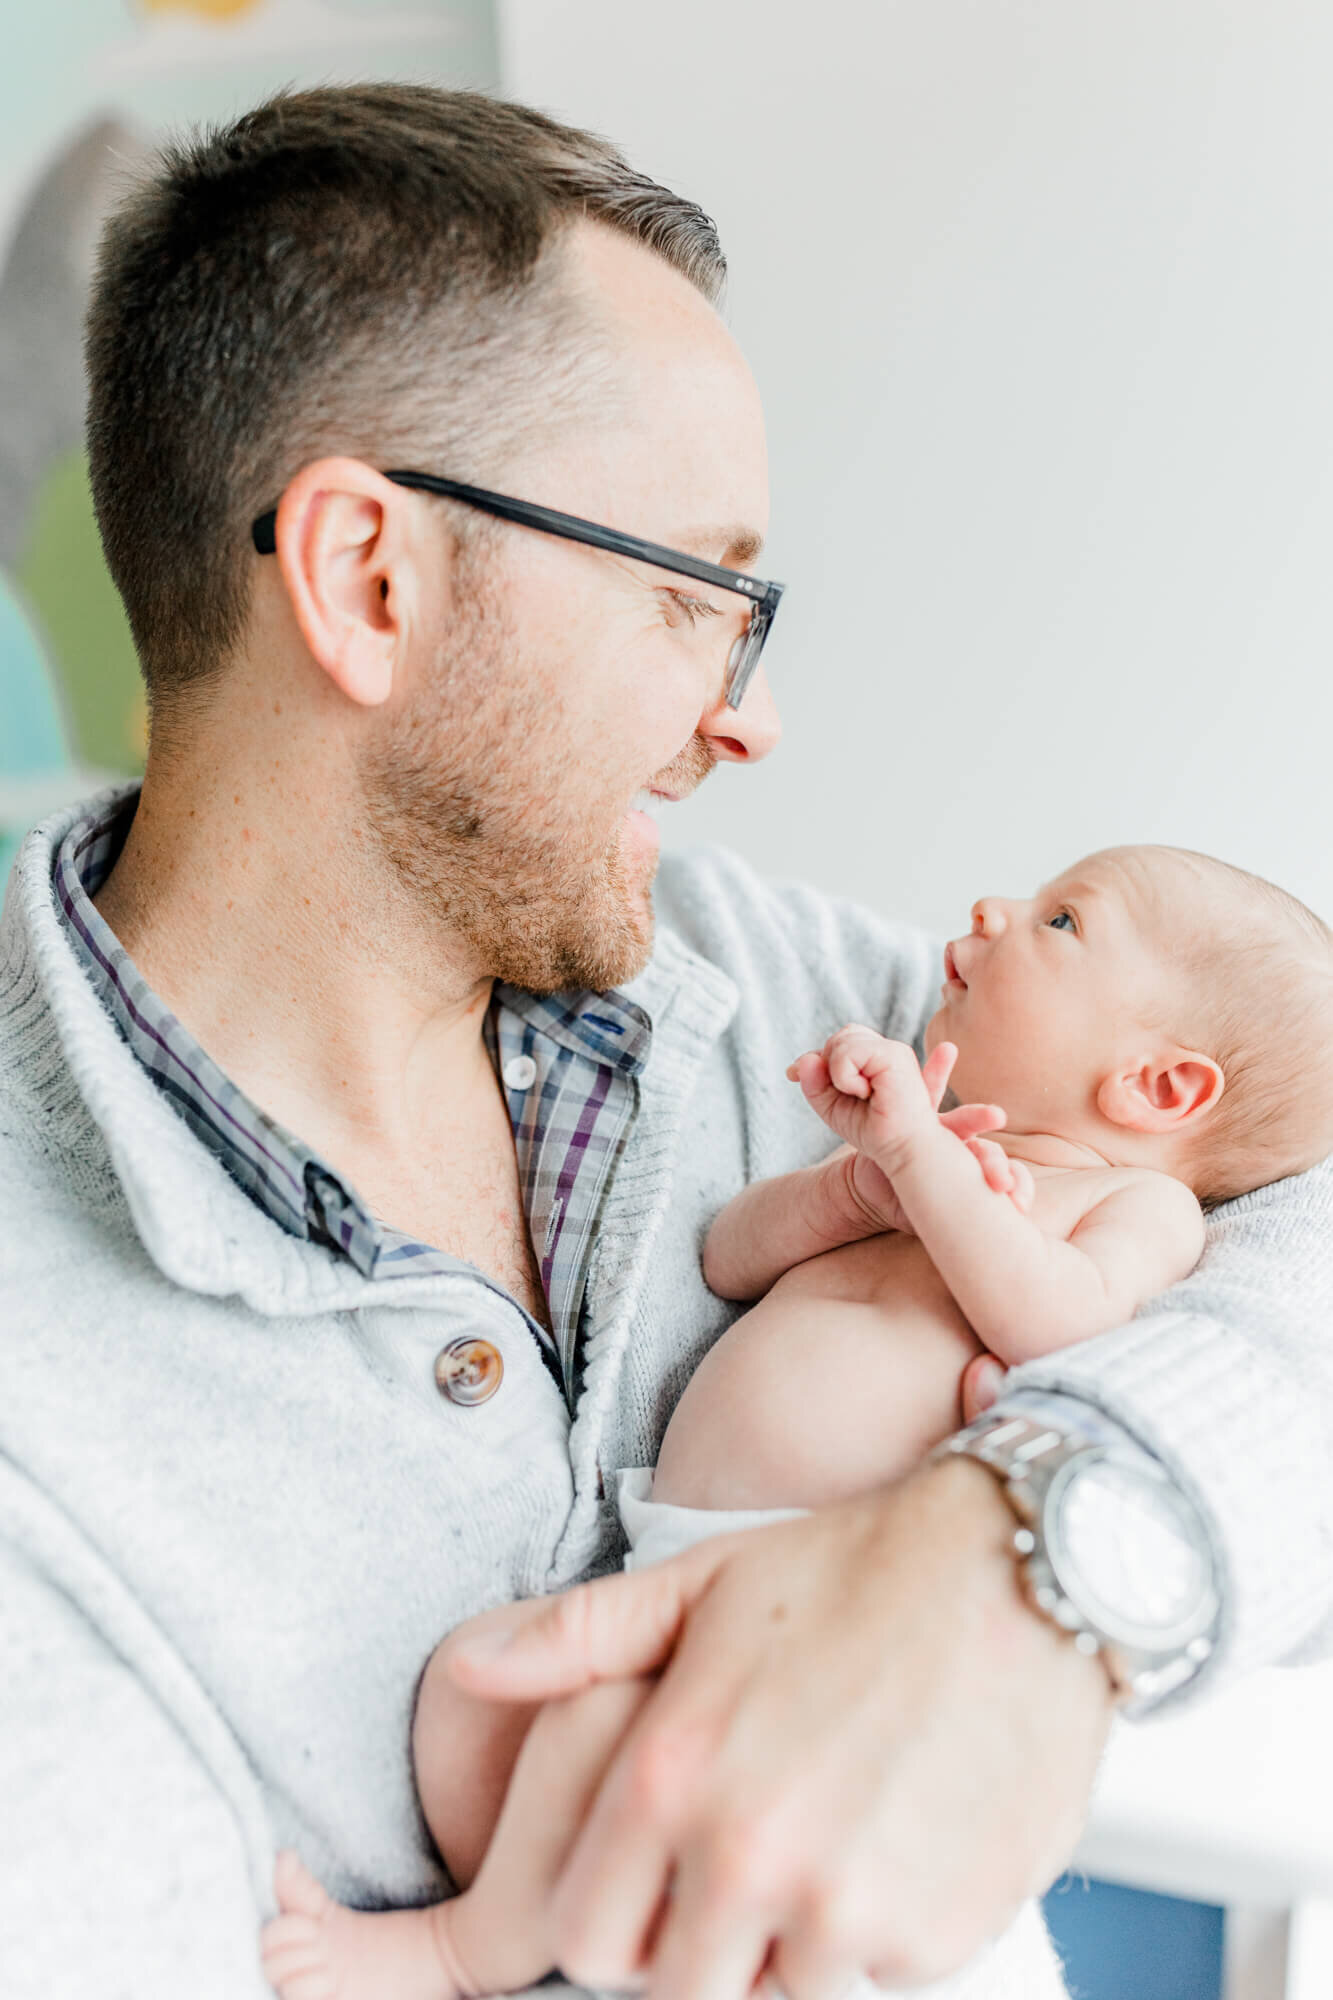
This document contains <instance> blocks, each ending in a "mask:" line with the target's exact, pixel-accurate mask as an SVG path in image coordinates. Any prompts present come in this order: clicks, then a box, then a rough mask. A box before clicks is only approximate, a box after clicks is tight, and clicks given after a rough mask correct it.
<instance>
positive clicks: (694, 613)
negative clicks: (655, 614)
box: [663, 590, 722, 625]
mask: <svg viewBox="0 0 1333 2000" xmlns="http://www.w3.org/2000/svg"><path fill="white" fill-rule="evenodd" d="M663 595H664V596H665V597H669V598H670V600H671V602H672V604H674V605H675V607H676V609H677V610H678V611H683V612H684V614H685V616H686V617H687V618H688V619H689V621H690V623H691V625H697V624H698V622H699V620H700V619H701V618H719V617H721V615H722V614H721V613H720V612H719V610H718V608H717V606H716V605H715V604H707V603H705V601H704V599H703V598H702V597H687V596H686V594H685V592H684V591H683V590H668V591H664V592H663Z"/></svg>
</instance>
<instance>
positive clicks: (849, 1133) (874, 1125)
mask: <svg viewBox="0 0 1333 2000" xmlns="http://www.w3.org/2000/svg"><path fill="white" fill-rule="evenodd" d="M957 1055H958V1051H957V1049H956V1048H955V1047H954V1045H953V1043H952V1042H941V1043H940V1045H939V1047H938V1048H937V1049H934V1050H932V1052H931V1054H930V1055H929V1056H928V1057H927V1058H926V1061H927V1065H928V1070H923V1069H922V1067H921V1065H920V1064H919V1063H918V1062H917V1059H916V1056H915V1054H914V1053H913V1051H912V1050H911V1049H910V1048H909V1047H908V1045H907V1043H906V1042H891V1041H890V1040H889V1038H888V1037H887V1035H881V1034H877V1033H876V1031H875V1030H874V1029H873V1028H866V1027H861V1026H859V1025H853V1026H851V1027H847V1028H839V1030H838V1032H837V1034H836V1035H830V1037H829V1039H828V1041H826V1042H825V1044H824V1046H823V1048H822V1049H820V1050H818V1051H811V1052H810V1053H809V1054H807V1055H803V1056H799V1057H798V1058H797V1060H796V1061H795V1062H794V1063H793V1064H792V1066H791V1068H790V1069H789V1070H788V1072H787V1074H788V1075H789V1076H791V1077H794V1078H795V1080H796V1081H797V1082H798V1083H799V1084H800V1086H801V1089H802V1090H803V1091H804V1092H805V1095H806V1097H807V1099H808V1101H809V1102H810V1104H811V1105H812V1106H813V1108H814V1109H815V1110H816V1111H817V1112H818V1113H819V1116H820V1117H821V1118H822V1119H823V1120H824V1123H825V1124H826V1125H827V1126H829V1127H830V1128H831V1129H832V1130H833V1131H834V1132H836V1133H837V1135H838V1137H839V1138H840V1139H845V1140H846V1141H847V1143H848V1144H849V1145H851V1146H855V1147H856V1150H857V1151H858V1153H864V1154H866V1155H868V1157H869V1158H870V1159H871V1160H873V1161H874V1163H875V1165H876V1166H877V1167H878V1168H879V1169H880V1170H881V1172H882V1173H884V1174H885V1175H887V1177H888V1178H889V1179H890V1180H892V1179H893V1176H894V1173H895V1172H896V1171H897V1170H898V1169H899V1168H900V1167H901V1166H902V1163H903V1158H904V1155H905V1152H906V1151H907V1150H908V1149H910V1147H911V1146H912V1145H913V1143H914V1142H915V1141H917V1140H918V1139H920V1138H922V1137H924V1136H925V1135H926V1134H927V1133H930V1132H933V1130H934V1128H935V1127H936V1125H937V1122H938V1111H939V1104H940V1099H941V1098H942V1097H943V1095H944V1091H945V1088H946V1086H947V1084H948V1081H949V1075H950V1072H951V1071H952V1069H953V1065H954V1062H955V1060H956V1058H957Z"/></svg>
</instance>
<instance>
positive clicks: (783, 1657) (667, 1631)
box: [445, 1461, 1112, 2000]
mask: <svg viewBox="0 0 1333 2000" xmlns="http://www.w3.org/2000/svg"><path fill="white" fill-rule="evenodd" d="M1012 1532H1013V1517H1012V1515H1011V1514H1010V1512H1009V1509H1008V1507H1007V1505H1006V1503H1005V1501H1004V1498H1003V1496H1002V1494H1001V1493H1000V1492H999V1491H998V1488H997V1487H996V1485H995V1483H994V1480H993V1478H992V1476H991V1475H990V1474H989V1473H988V1472H987V1471H985V1470H984V1469H983V1468H981V1467H979V1466H976V1465H971V1464H966V1463H963V1462H960V1461H954V1462H950V1463H946V1464H943V1465H932V1466H928V1467H924V1468H922V1470H921V1471H919V1472H918V1473H916V1474H914V1475H913V1476H912V1477H911V1478H910V1479H908V1480H905V1481H904V1482H902V1484H900V1485H898V1486H896V1487H894V1488H892V1489H890V1490H888V1491H881V1492H878V1493H875V1494H871V1495H868V1496H865V1497H863V1498H859V1499H857V1500H855V1501H851V1502H847V1503H845V1504H844V1505H841V1506H839V1507H836V1508H828V1509H825V1510H823V1511H821V1512H818V1513H816V1514H812V1515H809V1516H807V1517H806V1518H804V1519H801V1520H798V1521H791V1522H785V1523H783V1524H781V1525H779V1526H774V1527H769V1528H765V1529H758V1530H754V1531H752V1532H750V1533H747V1534H744V1535H734V1536H725V1537H720V1538H719V1539H717V1540H716V1541H711V1542H707V1543H704V1544H701V1545H700V1546H698V1547H696V1548H694V1549H692V1550H690V1551H688V1552H687V1553H686V1554H684V1555H682V1556H679V1557H676V1558H675V1559H674V1560H672V1561H671V1562H668V1563H662V1564H660V1565H658V1566H657V1567H655V1568H651V1569H646V1570H641V1571H637V1572H635V1573H633V1574H631V1575H628V1576H621V1577H613V1578H604V1579H602V1580H600V1581H599V1582H596V1583H592V1584H585V1585H583V1586H581V1587H579V1588H577V1589H575V1590H572V1591H569V1592H566V1593H565V1594H564V1595H563V1596H560V1597H555V1598H551V1599H543V1600H538V1601H537V1602H536V1603H530V1604H522V1605H513V1606H508V1607H505V1608H504V1609H502V1610H499V1611H494V1612H488V1613H487V1614H485V1616H484V1617H482V1618H480V1619H477V1620H473V1621H472V1622H471V1623H470V1624H469V1625H466V1626H463V1627H460V1629H459V1631H458V1633H457V1634H456V1635H454V1637H453V1638H452V1639H451V1640H450V1641H449V1642H448V1646H447V1648H446V1653H445V1658H446V1663H447V1671H449V1672H450V1673H451V1674H452V1675H453V1676H454V1678H455V1679H456V1680H457V1681H458V1682H459V1684H460V1686H463V1687H466V1688H467V1689H469V1690H470V1691H471V1692H473V1693H475V1694H482V1695H488V1696H492V1697H496V1698H499V1699H508V1700H514V1701H533V1700H542V1699H545V1698H548V1697H551V1696H556V1695H563V1694H567V1693H570V1692H572V1691H573V1690H575V1689H577V1688H580V1687H584V1686H587V1685H589V1684H590V1683H592V1682H594V1681H598V1680H605V1679H608V1678H620V1677H623V1676H629V1675H635V1674H643V1673H651V1672H654V1671H661V1675H662V1678H661V1681H660V1683H659V1685H658V1687H657V1689H656V1691H655V1692H654V1693H653V1695H652V1696H651V1697H650V1698H649V1700H648V1702H647V1703H646V1704H645V1706H644V1708H643V1710H642V1712H641V1714H640V1716H639V1718H638V1720H637V1721H636V1723H635V1724H634V1725H633V1726H632V1728H631V1730H630V1732H629V1734H628V1736H627V1737H626V1739H625V1742H624V1744H623V1745H622V1747H621V1750H620V1752H619V1753H618V1755H617V1757H616V1759H615V1760H614V1762H613V1764H612V1766H611V1768H610V1770H609V1771H608V1773H607V1776H606V1779H605V1780H604V1782H603V1784H602V1787H601V1789H600V1792H599V1793H598V1796H597V1798H596V1800H595V1802H594V1804H593V1807H592V1809H591V1811H590V1813H589V1816H588V1818H587V1820H586V1822H585V1824H584V1827H583V1830H582V1833H581V1835H580V1836H579V1838H578V1840H577V1841H576V1842H575V1844H574V1847H573V1849H572V1851H571V1853H570V1856H569V1859H568V1862H567V1864H566V1866H565V1869H564V1872H563V1876H562V1878H561V1881H560V1883H559V1885H558V1887H557V1890H556V1896H555V1920H556V1927H557V1937H558V1942H559V1947H560V1956H559V1963H560V1966H561V1969H562V1970H563V1971H564V1972H565V1974H566V1975H567V1976H568V1977H570V1978H572V1979H576V1980H578V1981H580V1982H581V1983H583V1984H587V1985H592V1986H626V1985H631V1984H635V1983H637V1982H638V1981H639V1980H640V1978H641V1976H642V1974H643V1972H644V1969H645V1967H646V1968H647V1984H648V1986H649V1990H650V1992H651V1994H652V1995H654V1996H662V2000H667V1996H669V2000H745V1996H748V1995H749V1994H750V1993H751V1991H752V1988H753V1987H754V1985H755V1982H756V1980H757V1979H758V1978H759V1976H760V1974H761V1972H767V1973H769V1974H771V1976H772V1978H773V1980H774V1982H775V1983H776V1984H777V1985H778V1986H779V1987H780V1988H781V1989H782V1991H783V1992H784V1993H785V1994H786V1995H788V1996H789V2000H834V1996H836V1995H838V1994H839V1993H840V1992H841V1991H842V1989H843V1987H844V1985H845V1984H847V1983H848V1982H849V1981H850V1979H851V1978H852V1977H853V1976H855V1975H856V1974H858V1973H860V1972H862V1971H868V1972H870V1974H871V1975H872V1977H874V1978H876V1979H877V1980H879V1981H880V1982H881V1983H882V1984H884V1985H892V1986H915V1985H918V1984H922V1983H924V1982H926V1981H928V1980H932V1979H936V1978H940V1977H943V1976H944V1975H945V1974H946V1973H948V1972H950V1971H951V1970H953V1969H954V1968H955V1967H957V1966H959V1965H961V1964H963V1963H965V1962H966V1961H967V1960H968V1959H969V1958H970V1957H971V1956H972V1955H973V1954H974V1953H975V1952H976V1951H977V1949H978V1948H979V1947H980V1946H981V1945H982V1944H983V1943H984V1942H985V1941H986V1940H987V1939H988V1938H989V1937H991V1936H992V1935H994V1934H995V1933H996V1932H998V1931H999V1930H1000V1929H1001V1928H1003V1926H1004V1925H1005V1924H1006V1923H1007V1922H1008V1920H1009V1918H1010V1917H1011V1916H1012V1914H1013V1912H1014V1910H1015V1909H1016V1908H1017V1906H1018V1905H1019V1903H1020V1902H1021V1901H1022V1900H1023V1899H1024V1898H1025V1897H1027V1896H1029V1895H1031V1894H1033V1893H1035V1892H1036V1891H1038V1890H1040V1889H1043V1888H1044V1887H1045V1886H1046V1885H1047V1883H1048V1882H1050V1881H1051V1880H1052V1878H1053V1877H1054V1876H1055V1875H1056V1874H1057V1873H1058V1871H1059V1869H1060V1868H1061V1867H1062V1866H1063V1864H1064V1862H1065V1860H1066V1859H1067V1857H1068V1855H1069V1852H1070V1850H1071V1848H1072V1847H1073V1845H1074V1842H1075V1839H1076V1838H1077V1834H1078V1830H1079V1827H1080V1825H1081V1823H1082V1819H1083V1814H1084V1810H1085V1806H1086V1801H1087V1795H1088V1790H1089V1787H1090V1784H1091V1781H1092V1776H1093V1772H1094V1769H1095V1767H1096V1762H1097V1757H1098V1754H1099V1752H1100V1749H1101V1746H1102V1742H1103V1740H1104V1737H1105V1733H1106V1728H1107V1725H1108V1722H1109V1719H1110V1715H1111V1711H1112V1700H1111V1694H1110V1687H1109V1683H1108V1681H1107V1678H1106V1675H1105V1672H1104V1670H1103V1668H1102V1667H1101V1665H1100V1663H1099V1662H1098V1661H1096V1660H1089V1659H1087V1658H1085V1657H1084V1656H1083V1655H1082V1654H1080V1653H1078V1652H1076V1651H1075V1650H1074V1649H1073V1647H1072V1646H1071V1645H1070V1644H1069V1642H1068V1640H1067V1639H1066V1638H1065V1637H1064V1635H1063V1634H1061V1633H1060V1632H1058V1631H1057V1630H1056V1629H1055V1628H1054V1627H1053V1626H1051V1625H1049V1624H1047V1623H1046V1621H1045V1620H1044V1619H1042V1618H1040V1617H1038V1616H1037V1615H1036V1614H1035V1613H1034V1612H1033V1611H1031V1610H1030V1609H1029V1608H1028V1606H1027V1605H1026V1604H1025V1603H1024V1602H1023V1601H1022V1598H1021V1596H1020V1594H1019V1589H1018V1584H1017V1574H1016V1566H1015V1563H1014V1559H1013V1555H1012V1553H1011V1551H1010V1547H1009V1542H1010V1537H1011V1535H1012Z"/></svg>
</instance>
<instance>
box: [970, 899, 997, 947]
mask: <svg viewBox="0 0 1333 2000" xmlns="http://www.w3.org/2000/svg"><path fill="white" fill-rule="evenodd" d="M1004 925H1005V915H1004V904H1003V903H1002V902H1001V901H1000V899H999V897H998V896H982V897H981V898H980V900H979V901H978V902H975V903H973V905H972V935H973V936H974V937H986V938H993V937H998V936H999V935H1000V932H1001V931H1002V930H1003V929H1004Z"/></svg>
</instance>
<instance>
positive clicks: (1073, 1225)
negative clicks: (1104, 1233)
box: [1032, 1167, 1203, 1243]
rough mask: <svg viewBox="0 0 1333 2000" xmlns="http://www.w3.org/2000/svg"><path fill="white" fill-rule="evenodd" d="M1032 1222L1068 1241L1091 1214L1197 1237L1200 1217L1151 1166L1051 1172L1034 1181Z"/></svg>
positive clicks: (1190, 1196) (1173, 1182) (1185, 1195)
mask: <svg viewBox="0 0 1333 2000" xmlns="http://www.w3.org/2000/svg"><path fill="white" fill-rule="evenodd" d="M1035 1188H1036V1198H1035V1201H1034V1203H1033V1211H1032V1213H1033V1220H1034V1221H1035V1222H1036V1223H1037V1224H1038V1225H1039V1226H1040V1227H1041V1228H1042V1229H1044V1230H1045V1231H1046V1232H1047V1233H1048V1234H1049V1235H1051V1236H1060V1237H1069V1236H1072V1235H1073V1234H1074V1231H1075V1230H1076V1229H1078V1228H1079V1226H1080V1225H1081V1224H1082V1223H1084V1222H1087V1221H1089V1220H1090V1219H1091V1218H1092V1217H1093V1216H1094V1215H1098V1214H1100V1219H1103V1220H1105V1221H1106V1222H1107V1223H1110V1222H1111V1221H1112V1220H1113V1219H1115V1218H1116V1217H1123V1219H1124V1220H1125V1222H1126V1223H1128V1222H1129V1221H1130V1220H1131V1218H1132V1219H1134V1220H1135V1221H1138V1222H1141V1223H1142V1224H1143V1225H1145V1226H1147V1227H1152V1228H1157V1229H1160V1230H1162V1231H1164V1232H1167V1231H1170V1232H1173V1233H1174V1232H1177V1231H1178V1232H1181V1233H1182V1234H1190V1235H1193V1234H1194V1233H1195V1232H1197V1233H1198V1235H1199V1240H1200V1243H1202V1240H1203V1214H1202V1211H1201V1209H1200V1207H1199V1204H1198V1201H1197V1199H1196V1198H1195V1195H1194V1192H1193V1190H1192V1189H1191V1188H1188V1187H1187V1186H1186V1185H1185V1183H1184V1181H1180V1180H1177V1179H1176V1178H1175V1176H1174V1175H1172V1174H1163V1173H1159V1172H1158V1171H1157V1170H1156V1169H1155V1168H1153V1167H1052V1168H1048V1169H1047V1170H1046V1171H1045V1172H1044V1173H1041V1174H1039V1175H1038V1176H1036V1177H1035Z"/></svg>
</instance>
